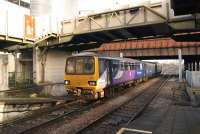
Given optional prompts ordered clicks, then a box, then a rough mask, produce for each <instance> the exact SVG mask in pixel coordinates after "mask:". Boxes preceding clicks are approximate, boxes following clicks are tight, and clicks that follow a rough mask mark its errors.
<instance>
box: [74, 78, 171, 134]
mask: <svg viewBox="0 0 200 134" xmlns="http://www.w3.org/2000/svg"><path fill="white" fill-rule="evenodd" d="M168 79H169V78H164V79H162V80H161V81H159V82H158V83H156V84H155V85H152V86H150V87H149V89H148V90H146V91H145V92H143V93H142V94H141V95H139V96H137V97H135V98H133V99H132V100H130V101H129V102H128V103H127V104H125V105H123V106H121V107H120V108H118V109H116V110H115V111H112V112H110V113H108V114H107V115H106V116H104V117H102V118H99V119H98V120H96V121H95V122H93V123H91V124H89V125H88V126H85V127H84V128H83V129H80V130H79V131H78V132H77V133H79V134H93V133H95V134H102V133H104V134H115V133H116V132H117V131H118V130H120V128H123V127H127V126H128V125H129V124H130V123H131V122H132V121H134V120H135V119H136V118H137V117H138V116H140V115H141V114H142V113H143V112H144V110H145V109H146V108H147V107H148V105H149V104H150V103H151V102H152V100H153V99H154V98H155V97H156V96H157V94H158V93H159V92H160V90H161V89H162V88H163V86H165V84H166V82H167V81H168ZM118 133H119V134H120V132H118Z"/></svg>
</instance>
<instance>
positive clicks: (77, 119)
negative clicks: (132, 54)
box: [21, 78, 158, 134]
mask: <svg viewBox="0 0 200 134" xmlns="http://www.w3.org/2000/svg"><path fill="white" fill-rule="evenodd" d="M157 81H158V78H156V79H153V80H150V82H147V83H146V84H144V85H143V84H140V86H136V89H134V88H131V90H130V92H131V93H124V95H121V96H118V97H116V98H113V99H108V100H107V99H106V100H104V101H100V102H95V103H92V104H89V105H87V106H86V107H83V108H79V109H77V110H75V111H72V112H69V113H66V115H62V116H60V117H58V118H55V119H53V120H49V121H48V122H46V123H44V124H41V125H40V124H39V125H38V126H36V127H33V128H31V129H29V130H26V131H24V132H22V133H21V134H39V133H46V134H48V133H49V134H50V133H70V134H71V133H78V132H80V131H82V130H83V132H85V131H86V130H87V128H90V126H91V125H92V126H93V124H96V122H99V120H101V119H102V118H103V117H105V116H106V115H108V114H110V113H112V112H113V111H116V109H117V108H118V107H119V106H121V105H122V103H124V102H126V101H127V100H128V99H127V97H128V98H129V97H131V98H137V96H140V95H141V94H143V92H144V91H146V89H147V88H148V86H149V85H151V84H152V83H155V82H157ZM156 85H158V83H157V84H156ZM147 91H148V90H147ZM113 101H115V102H114V103H113ZM97 109H98V110H99V111H98V110H97ZM91 113H92V114H91ZM95 114H97V115H95ZM90 118H92V119H90ZM98 131H99V130H98ZM95 133H96V132H95Z"/></svg>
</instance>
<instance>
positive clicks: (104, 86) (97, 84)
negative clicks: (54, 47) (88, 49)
mask: <svg viewBox="0 0 200 134" xmlns="http://www.w3.org/2000/svg"><path fill="white" fill-rule="evenodd" d="M161 69H162V67H161V65H160V64H158V63H154V62H144V61H140V60H134V59H129V58H114V57H105V56H100V55H98V54H93V53H80V54H76V55H72V56H69V57H68V58H67V60H66V66H65V75H64V85H65V89H66V90H67V91H68V93H72V94H75V95H77V96H83V97H84V98H86V99H89V100H96V99H100V98H104V97H109V95H110V89H112V88H113V87H119V86H124V85H127V84H131V83H138V82H141V81H145V80H147V79H149V78H151V77H154V76H156V75H159V74H160V73H161Z"/></svg>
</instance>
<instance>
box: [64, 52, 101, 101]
mask: <svg viewBox="0 0 200 134" xmlns="http://www.w3.org/2000/svg"><path fill="white" fill-rule="evenodd" d="M98 62H99V61H98V57H97V56H94V55H86V56H84V55H83V56H80V55H78V56H71V57H68V58H67V61H66V68H65V76H64V80H65V88H66V90H67V91H68V92H69V93H73V94H76V95H78V96H80V95H81V96H84V97H85V98H87V99H98V98H103V97H104V93H103V88H101V87H100V86H99V84H98V82H97V81H98V78H99V71H98V70H99V65H98Z"/></svg>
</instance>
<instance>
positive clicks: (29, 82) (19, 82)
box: [8, 72, 34, 88]
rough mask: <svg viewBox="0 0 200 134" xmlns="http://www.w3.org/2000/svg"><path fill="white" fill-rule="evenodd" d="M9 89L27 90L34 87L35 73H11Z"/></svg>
mask: <svg viewBox="0 0 200 134" xmlns="http://www.w3.org/2000/svg"><path fill="white" fill-rule="evenodd" d="M8 85H9V88H27V87H32V86H33V85H34V82H33V73H23V72H9V75H8Z"/></svg>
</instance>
